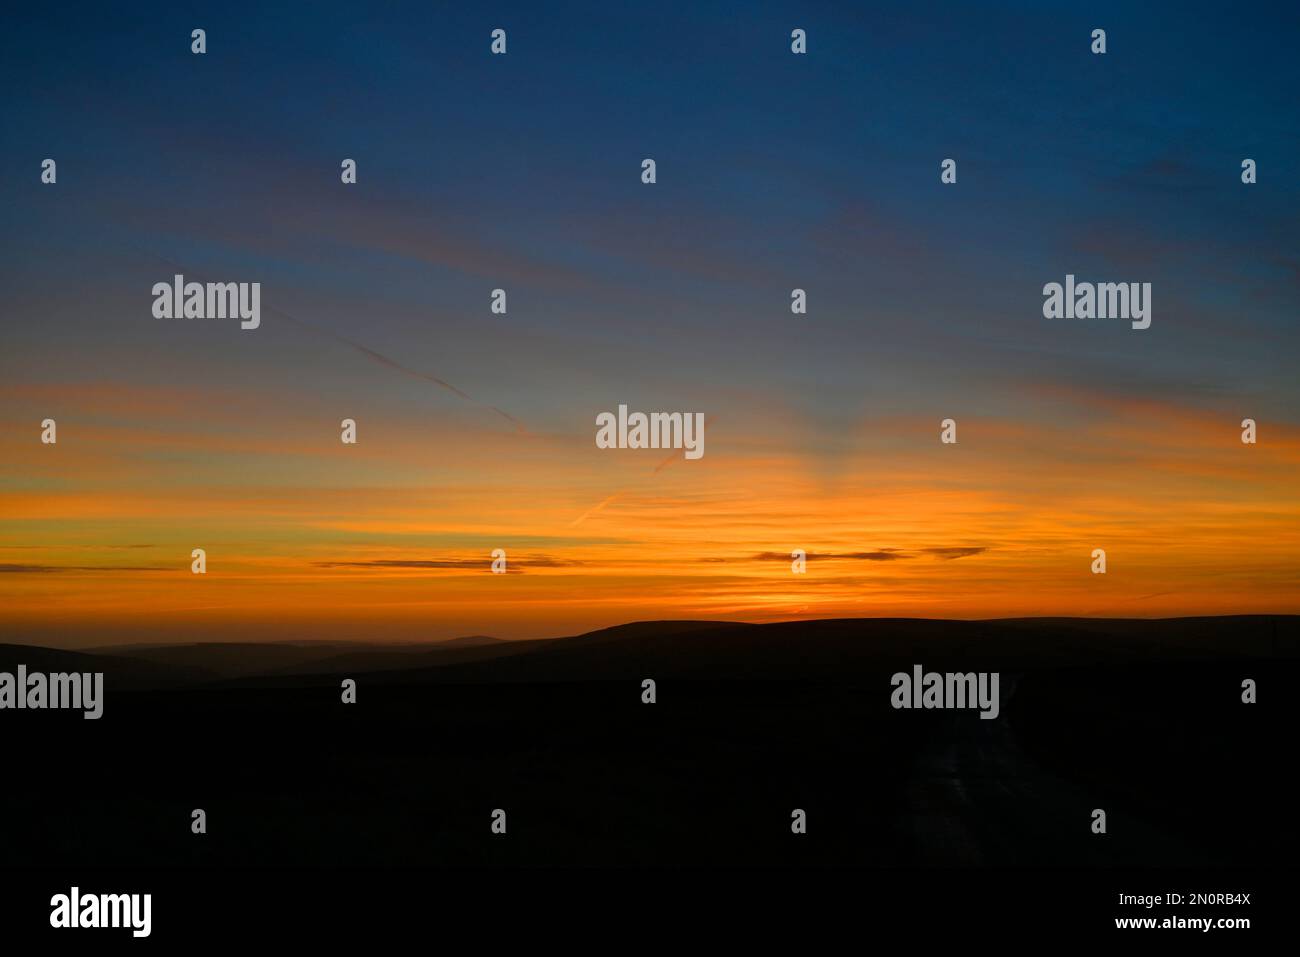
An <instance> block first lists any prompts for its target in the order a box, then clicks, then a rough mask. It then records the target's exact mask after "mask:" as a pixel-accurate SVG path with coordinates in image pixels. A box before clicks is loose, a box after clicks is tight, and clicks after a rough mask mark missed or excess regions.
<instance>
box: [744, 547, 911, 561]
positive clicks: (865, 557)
mask: <svg viewBox="0 0 1300 957" xmlns="http://www.w3.org/2000/svg"><path fill="white" fill-rule="evenodd" d="M910 557H911V556H910V555H908V554H906V553H905V552H903V551H902V550H900V549H897V548H881V549H878V550H876V551H874V552H809V553H808V555H807V558H808V560H809V561H813V560H814V559H823V558H846V559H853V560H856V561H864V562H894V561H898V560H899V559H902V558H910ZM754 558H755V559H758V560H760V561H783V562H788V561H789V560H790V556H789V555H787V554H786V553H785V552H759V553H758V554H757V555H755V556H754Z"/></svg>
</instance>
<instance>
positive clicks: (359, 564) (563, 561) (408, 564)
mask: <svg viewBox="0 0 1300 957" xmlns="http://www.w3.org/2000/svg"><path fill="white" fill-rule="evenodd" d="M489 561H490V560H489V559H488V558H485V557H484V558H433V559H425V558H418V559H417V558H376V559H369V560H362V561H334V562H312V564H313V565H315V566H316V567H317V568H472V569H476V570H481V569H482V568H484V567H485V566H486V565H488V564H489ZM586 564H587V563H586V562H582V561H578V560H576V559H569V558H555V557H553V556H551V555H534V556H531V557H527V558H511V559H509V564H508V567H509V568H510V569H511V570H512V571H513V570H515V569H516V568H519V567H532V568H574V567H579V566H583V565H586Z"/></svg>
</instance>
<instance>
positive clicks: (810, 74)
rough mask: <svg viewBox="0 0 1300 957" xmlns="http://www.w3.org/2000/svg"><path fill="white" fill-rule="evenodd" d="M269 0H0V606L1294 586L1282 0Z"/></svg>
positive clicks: (305, 616)
mask: <svg viewBox="0 0 1300 957" xmlns="http://www.w3.org/2000/svg"><path fill="white" fill-rule="evenodd" d="M267 6H269V5H263V4H237V3H235V4H232V3H222V4H201V5H187V4H184V3H167V4H160V3H159V4H155V3H140V4H131V5H129V6H127V7H126V8H121V7H114V8H112V9H107V8H100V7H98V6H97V5H89V4H87V5H78V4H71V5H62V6H60V7H58V8H57V9H49V10H40V9H37V10H32V9H23V10H20V11H17V12H16V13H14V14H13V15H10V16H9V17H8V22H7V24H6V27H5V29H4V30H3V31H0V80H2V81H3V88H4V89H5V90H6V91H7V92H6V97H5V104H6V105H5V108H4V122H3V124H2V125H0V204H2V205H3V209H4V217H3V219H4V226H3V229H2V233H0V234H2V235H3V237H4V240H3V241H4V256H3V259H2V260H0V291H2V296H0V302H3V313H2V314H0V640H9V641H20V642H22V641H32V642H40V643H45V644H61V645H66V646H82V647H84V646H89V645H94V644H108V643H114V642H130V641H191V640H247V639H272V638H280V639H290V638H291V639H310V638H342V639H362V640H377V641H378V640H383V641H406V640H432V639H438V638H444V637H452V636H455V635H462V634H481V633H487V634H494V635H499V636H501V637H540V636H546V635H558V634H569V633H576V632H578V631H582V630H586V629H589V628H596V627H601V626H604V625H610V624H616V623H620V622H625V621H629V620H637V619H660V618H720V619H735V620H747V621H772V620H787V619H798V618H805V617H808V618H811V617H817V618H822V617H850V616H873V617H874V616H888V617H896V616H925V617H957V618H988V617H1009V616H1016V617H1018V616H1031V615H1051V616H1057V615H1087V616H1123V617H1165V616H1171V615H1192V614H1238V613H1284V612H1286V613H1300V482H1297V480H1296V476H1297V466H1298V465H1300V382H1298V377H1297V375H1296V368H1297V363H1296V358H1297V355H1298V351H1297V346H1298V345H1300V335H1298V334H1297V317H1298V315H1300V311H1298V309H1297V306H1300V114H1298V113H1297V110H1296V109H1295V99H1296V92H1297V89H1298V88H1300V84H1298V83H1297V81H1298V80H1300V63H1297V60H1296V58H1295V56H1294V37H1295V36H1296V35H1297V33H1296V30H1297V28H1298V27H1300V11H1298V10H1297V8H1296V7H1295V6H1294V5H1292V4H1282V3H1278V4H1267V3H1266V4H1260V5H1252V6H1251V7H1250V8H1248V9H1232V8H1230V7H1228V6H1226V5H1220V6H1219V7H1218V8H1217V9H1216V7H1214V6H1210V5H1199V4H1179V5H1177V6H1176V7H1174V6H1170V5H1166V6H1164V7H1147V6H1146V5H1143V8H1142V9H1136V8H1134V7H1135V5H1130V4H1114V5H1105V4H1089V5H1086V8H1085V6H1084V5H1079V4H1053V3H1003V4H983V3H981V4H938V5H925V6H922V7H918V6H916V5H914V4H903V3H900V4H880V5H870V8H869V9H868V8H867V5H861V7H860V8H858V9H853V10H849V9H845V8H846V7H847V6H848V5H844V4H831V3H804V4H799V3H746V4H720V3H691V4H665V5H633V4H597V3H581V4H577V3H575V4H567V3H558V4H546V5H539V4H493V5H479V4H472V5H463V7H464V9H453V8H451V5H439V4H428V3H421V4H414V3H412V4H399V3H395V4H380V5H375V6H377V7H378V8H379V9H367V5H364V4H341V3H334V2H323V3H316V4H312V5H310V6H301V7H298V8H297V9H296V10H295V9H291V8H290V7H288V6H287V5H275V8H274V9H266V8H265V7H267ZM196 27H201V28H203V29H205V30H206V32H207V53H205V54H203V55H194V54H192V53H191V52H190V42H191V41H190V32H191V30H192V29H194V28H196ZM498 27H500V28H502V29H505V30H506V31H507V51H508V52H507V54H506V55H504V56H493V55H492V54H491V53H490V51H489V45H490V42H491V38H490V33H491V31H492V30H493V29H495V28H498ZM1098 27H1100V28H1104V29H1105V30H1106V31H1107V52H1106V53H1105V54H1104V55H1100V56H1099V55H1094V54H1092V53H1091V51H1090V43H1091V39H1090V36H1091V32H1092V30H1093V29H1094V28H1098ZM794 28H801V29H804V30H806V31H807V37H808V53H807V54H806V55H794V54H792V53H791V51H790V32H791V30H792V29H794ZM47 157H49V158H54V159H55V160H56V161H57V164H58V167H57V175H58V178H57V183H56V184H54V185H48V184H43V183H41V181H40V164H41V161H42V160H43V159H45V158H47ZM647 157H648V158H653V159H654V160H655V162H656V164H657V170H656V172H657V182H655V183H654V184H653V185H647V184H644V183H642V181H641V163H642V160H643V159H645V158H647ZM1247 157H1249V158H1253V159H1254V160H1256V162H1257V164H1258V182H1257V183H1255V184H1253V185H1245V184H1243V183H1242V182H1241V162H1242V160H1243V158H1247ZM344 158H352V159H355V160H356V162H357V182H356V183H355V184H354V185H344V184H342V183H341V182H340V164H341V162H342V161H343V159H344ZM945 158H953V159H955V160H956V161H957V164H958V165H957V182H956V183H955V184H951V185H945V184H943V183H941V182H940V176H939V174H940V163H941V161H942V160H944V159H945ZM177 272H182V273H183V274H184V275H185V276H186V277H187V279H194V280H198V281H223V282H224V281H257V282H260V283H261V296H262V318H261V326H260V327H259V328H258V329H256V330H242V329H240V328H239V325H238V323H237V322H232V321H225V320H201V319H188V320H187V319H160V318H156V317H155V316H154V315H153V312H152V304H153V296H152V293H151V289H152V286H153V284H154V283H156V282H159V281H164V282H169V281H171V278H172V276H173V275H174V274H175V273H177ZM1067 274H1073V275H1076V276H1077V277H1078V279H1079V280H1080V281H1094V282H1149V283H1151V286H1152V323H1151V327H1150V328H1149V329H1145V330H1134V329H1132V328H1130V325H1129V323H1128V322H1124V321H1113V320H1085V319H1047V318H1045V317H1044V315H1043V311H1042V306H1043V292H1042V289H1043V286H1044V285H1045V284H1046V283H1050V282H1064V280H1065V276H1066V275H1067ZM496 288H502V289H505V290H506V292H507V297H508V311H507V313H506V314H505V315H494V314H492V313H491V311H490V309H489V306H490V300H491V293H492V290H493V289H496ZM795 288H801V289H804V290H806V292H807V301H808V312H807V314H806V315H793V314H792V313H791V310H790V301H791V299H790V296H791V290H792V289H795ZM620 404H623V405H627V406H628V407H629V409H631V410H634V411H635V410H641V411H646V412H649V411H682V412H699V413H701V414H703V415H704V416H705V417H706V420H707V423H708V424H707V427H706V446H705V448H706V451H705V454H704V455H703V457H702V458H700V459H696V460H687V459H685V457H684V456H683V455H682V454H681V453H680V452H676V453H672V454H670V453H666V452H665V451H663V450H634V449H612V450H611V449H600V448H597V446H596V443H595V441H594V438H595V432H596V428H595V424H596V416H597V415H598V414H600V413H601V412H606V411H615V410H617V408H618V406H619V405H620ZM46 418H52V419H54V420H55V421H56V423H57V438H58V441H57V443H55V444H53V445H50V444H43V443H42V442H41V440H40V439H41V431H42V429H41V422H42V420H44V419H46ZM344 418H352V419H354V420H355V421H356V423H357V438H358V441H357V443H356V444H355V445H344V444H343V443H342V442H341V441H340V422H341V420H343V419H344ZM946 418H952V419H953V420H955V422H956V423H957V442H956V444H949V445H945V444H942V443H941V442H940V441H939V437H940V423H941V421H942V420H944V419H946ZM1244 418H1253V419H1255V420H1256V422H1257V424H1258V441H1257V442H1256V443H1255V444H1254V445H1246V444H1243V443H1242V441H1241V422H1242V420H1243V419H1244ZM194 548H203V549H204V550H205V551H206V555H207V572H206V574H204V575H194V574H191V551H192V549H194ZM498 548H499V549H504V550H505V552H506V554H507V562H508V573H507V574H504V575H494V574H492V573H491V571H490V564H491V553H492V551H493V550H494V549H498ZM1098 548H1101V549H1104V550H1105V552H1106V556H1107V571H1106V574H1105V575H1097V574H1093V573H1092V570H1091V568H1092V564H1093V558H1092V553H1093V550H1094V549H1098ZM795 549H803V550H804V551H805V552H806V553H807V556H808V559H807V571H806V573H805V574H802V575H797V574H794V573H793V572H792V568H791V553H792V551H793V550H795Z"/></svg>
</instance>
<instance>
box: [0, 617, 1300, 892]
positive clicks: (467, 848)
mask: <svg viewBox="0 0 1300 957" xmlns="http://www.w3.org/2000/svg"><path fill="white" fill-rule="evenodd" d="M1298 634H1300V619H1296V618H1288V617H1242V618H1218V619H1179V620H1165V621H1136V620H1135V621H1097V620H1041V619H1039V620H1026V621H994V622H939V621H922V620H853V621H817V622H807V623H795V624H779V625H761V626H756V625H724V624H719V623H708V622H676V623H673V622H651V623H640V624H636V625H629V626H624V627H621V628H615V629H609V630H606V631H602V632H596V633H593V634H590V635H583V636H579V637H575V638H567V639H557V640H547V641H537V642H496V641H492V640H490V639H484V638H475V639H466V640H463V641H458V642H455V643H451V644H444V645H441V646H437V645H430V646H424V647H420V648H409V647H407V648H389V647H367V646H359V645H323V644H310V643H300V644H284V645H274V646H254V645H221V646H174V647H169V648H161V649H160V648H143V647H142V648H119V649H102V650H100V651H97V652H94V653H92V654H79V653H73V652H61V651H54V650H50V649H42V648H34V647H27V646H22V645H2V646H0V670H3V671H13V670H15V668H16V666H17V665H18V664H19V663H22V664H26V665H27V667H28V670H29V671H35V670H46V671H71V670H77V671H104V672H105V673H106V702H105V707H104V716H103V717H102V718H101V719H100V720H98V721H86V720H83V719H82V717H81V715H80V713H79V712H76V713H68V712H52V711H44V712H33V711H3V712H0V740H2V741H3V745H4V748H3V765H4V772H5V773H4V774H3V781H4V786H3V787H2V788H0V819H2V820H3V828H4V834H5V840H4V847H3V866H4V867H10V868H13V867H18V868H23V867H28V866H38V867H67V866H92V865H93V866H97V867H119V866H135V865H158V866H172V865H204V864H210V863H219V864H232V865H249V864H251V865H260V864H267V865H294V864H305V865H348V864H403V865H416V866H421V867H430V866H431V867H439V866H444V865H447V866H451V865H466V864H470V865H499V864H523V865H540V866H545V865H642V864H656V865H678V864H709V865H712V864H727V865H805V864H817V865H821V864H833V865H863V866H868V867H895V866H911V865H922V866H931V865H936V866H946V865H958V866H985V865H993V866H1005V865H1011V866H1019V865H1026V866H1043V865H1048V866H1051V865H1055V866H1066V867H1076V866H1077V867H1112V866H1114V867H1147V866H1160V867H1171V866H1197V867H1260V866H1265V867H1271V866H1290V865H1292V864H1293V862H1294V861H1295V859H1296V851H1297V847H1298V840H1297V826H1296V823H1295V816H1294V815H1293V814H1292V813H1291V808H1292V806H1293V804H1294V791H1293V789H1292V788H1293V785H1292V784H1291V783H1290V781H1291V779H1292V777H1293V775H1292V774H1291V773H1290V772H1289V768H1290V765H1291V762H1292V761H1293V760H1294V758H1295V751H1294V743H1295V737H1294V729H1295V725H1296V722H1295V719H1294V715H1295V703H1294V702H1295V695H1294V689H1295V687H1296V679H1297V677H1298V676H1300V668H1297V645H1298V643H1297V637H1298ZM913 664H921V665H923V666H924V667H925V669H926V670H930V671H963V672H965V671H971V670H977V671H980V670H984V671H988V670H997V671H1000V672H1001V673H1002V681H1001V692H1002V694H1001V696H1002V709H1001V716H1000V717H999V718H998V719H997V720H993V721H986V720H980V719H979V717H978V713H977V712H976V711H966V712H935V711H911V710H894V709H893V708H891V707H890V692H891V687H890V676H891V674H892V673H894V672H895V671H910V669H911V667H912V665H913ZM343 678H353V679H355V680H356V681H357V684H358V702H357V703H356V704H355V705H345V704H343V703H342V702H341V700H340V682H341V681H342V679H343ZM644 678H653V679H655V680H656V681H657V683H658V701H657V703H656V704H654V705H646V704H642V703H641V681H642V679H644ZM1244 678H1253V679H1254V680H1255V681H1256V682H1257V683H1258V688H1259V702H1258V703H1257V704H1243V703H1242V701H1241V683H1242V680H1243V679H1244ZM195 808H202V809H204V810H205V811H206V812H207V820H208V832H207V833H206V834H204V835H195V834H193V833H191V829H190V822H191V811H192V810H193V809H195ZM496 808H501V809H504V810H505V811H506V813H507V822H508V833H507V834H506V835H504V836H502V835H494V834H492V833H491V831H490V823H491V814H492V811H493V809H496ZM795 808H801V809H804V810H805V811H806V812H807V817H808V831H807V834H806V835H794V834H792V833H791V829H790V821H791V811H792V810H793V809H795ZM1094 808H1103V809H1105V811H1106V813H1107V833H1106V834H1105V835H1095V834H1093V833H1091V829H1090V824H1091V820H1092V818H1091V815H1092V811H1093V809H1094Z"/></svg>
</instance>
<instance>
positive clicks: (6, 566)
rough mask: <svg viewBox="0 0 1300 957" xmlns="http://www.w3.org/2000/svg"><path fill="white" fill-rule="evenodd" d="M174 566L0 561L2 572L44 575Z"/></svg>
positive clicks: (157, 570)
mask: <svg viewBox="0 0 1300 957" xmlns="http://www.w3.org/2000/svg"><path fill="white" fill-rule="evenodd" d="M170 571H175V569H174V568H163V567H157V566H149V565H24V564H15V563H12V562H8V563H6V562H0V574H10V575H27V574H37V575H43V574H48V573H51V572H170Z"/></svg>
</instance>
